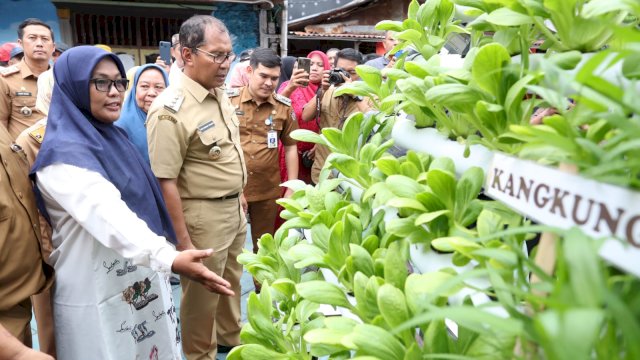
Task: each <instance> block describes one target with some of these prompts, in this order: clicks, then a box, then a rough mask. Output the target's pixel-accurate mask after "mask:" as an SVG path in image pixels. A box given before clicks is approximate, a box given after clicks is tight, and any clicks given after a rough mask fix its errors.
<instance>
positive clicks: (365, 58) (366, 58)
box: [362, 53, 380, 63]
mask: <svg viewBox="0 0 640 360" xmlns="http://www.w3.org/2000/svg"><path fill="white" fill-rule="evenodd" d="M379 57H380V55H378V54H376V53H371V54H366V55H364V56H363V57H362V61H364V62H365V63H366V62H367V61H371V60H374V59H377V58H379Z"/></svg>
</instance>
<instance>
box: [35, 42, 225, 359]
mask: <svg viewBox="0 0 640 360" xmlns="http://www.w3.org/2000/svg"><path fill="white" fill-rule="evenodd" d="M53 72H54V78H55V87H54V90H53V94H52V99H51V107H50V109H49V117H48V118H49V121H48V124H47V135H46V137H45V139H44V141H43V144H42V147H41V150H40V152H39V154H38V157H37V159H36V162H35V164H34V166H33V169H32V173H31V175H32V177H33V179H34V180H35V182H36V185H37V188H36V193H37V197H38V199H39V202H40V205H41V209H42V211H43V213H44V215H45V216H47V217H48V219H49V220H50V222H51V225H52V228H53V235H52V242H53V248H54V250H53V251H52V253H51V257H50V261H51V263H52V265H53V266H54V268H55V270H56V283H55V285H54V286H55V287H54V295H53V308H54V322H55V325H54V326H55V337H56V347H57V355H58V357H59V358H60V359H72V360H73V359H134V358H145V359H146V358H148V357H149V356H150V355H157V356H158V358H160V359H180V357H181V352H180V328H179V324H178V321H177V318H176V312H175V307H174V305H173V301H172V298H171V288H170V285H169V283H168V280H167V279H168V276H169V274H170V272H171V270H173V271H174V272H177V273H180V274H182V275H186V276H188V277H191V278H193V279H195V280H197V281H199V282H201V283H202V284H203V286H205V287H206V288H207V289H209V290H210V291H215V292H218V293H221V294H226V295H232V294H233V292H232V291H231V290H229V287H230V285H229V283H228V282H226V281H225V280H224V279H222V278H221V277H219V276H217V275H216V274H214V273H212V272H211V271H209V270H208V269H207V268H206V267H205V266H204V265H203V264H202V263H201V262H200V260H201V259H203V258H206V257H208V256H210V255H211V253H212V250H211V249H208V250H202V251H198V250H187V251H182V252H178V251H176V250H175V248H174V247H173V246H172V245H171V244H170V243H169V242H172V243H174V242H175V233H174V231H173V227H172V225H171V221H170V217H169V215H168V213H167V210H166V207H165V205H164V201H163V199H162V194H161V192H160V189H159V186H158V183H157V181H156V179H155V177H154V176H153V174H152V172H151V169H150V168H149V166H148V165H147V163H146V162H145V161H144V160H143V158H142V157H141V156H140V154H139V153H138V151H137V150H136V149H135V147H134V146H133V144H132V143H131V142H130V141H129V140H128V139H127V137H126V135H125V133H124V132H123V131H122V130H121V129H119V128H117V127H116V126H114V125H113V123H114V122H115V121H116V120H117V119H118V118H119V116H120V110H121V106H122V100H123V94H124V91H125V90H126V87H127V83H128V81H127V80H126V78H125V73H124V69H123V66H122V63H121V62H120V60H119V59H118V57H117V56H115V55H113V54H111V53H108V52H106V51H104V50H101V49H99V48H96V47H92V46H79V47H75V48H72V49H69V50H68V51H65V52H64V53H63V54H62V56H60V58H59V59H58V61H57V63H56V66H55V67H54V71H53Z"/></svg>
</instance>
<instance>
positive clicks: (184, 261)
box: [171, 249, 235, 296]
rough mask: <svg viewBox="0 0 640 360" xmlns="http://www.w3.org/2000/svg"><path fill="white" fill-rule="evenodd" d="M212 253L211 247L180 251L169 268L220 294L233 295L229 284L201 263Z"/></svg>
mask: <svg viewBox="0 0 640 360" xmlns="http://www.w3.org/2000/svg"><path fill="white" fill-rule="evenodd" d="M211 254H213V249H207V250H185V251H181V252H180V253H179V254H178V256H177V257H176V259H175V260H174V261H173V264H172V265H171V270H172V271H173V272H174V273H176V274H180V275H182V276H186V277H188V278H189V279H191V280H193V281H197V282H199V283H200V284H202V286H204V287H205V288H206V289H207V290H209V291H211V292H215V293H218V294H220V295H229V296H233V295H235V294H234V292H233V291H232V290H231V284H229V282H228V281H227V280H225V279H223V278H221V277H220V276H218V275H216V274H215V273H214V272H213V271H211V270H209V269H208V268H207V267H206V266H204V264H203V263H202V260H203V259H206V258H208V257H209V256H211Z"/></svg>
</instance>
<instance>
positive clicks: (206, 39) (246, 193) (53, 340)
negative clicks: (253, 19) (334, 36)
mask: <svg viewBox="0 0 640 360" xmlns="http://www.w3.org/2000/svg"><path fill="white" fill-rule="evenodd" d="M5 45H6V44H5ZM5 45H3V46H2V47H1V49H0V61H3V62H4V63H3V64H2V65H3V66H5V67H3V68H2V69H0V160H1V162H0V284H2V285H1V286H0V359H22V358H25V359H49V358H52V357H56V358H60V359H129V358H131V359H133V358H150V359H154V358H158V359H181V358H182V356H183V355H184V356H186V358H187V359H214V358H215V357H216V354H217V353H218V352H228V351H229V350H230V349H231V348H233V347H234V346H236V345H239V344H240V329H241V325H242V324H241V313H240V295H241V289H240V276H241V274H242V266H241V265H240V264H239V263H238V262H237V256H238V255H239V254H240V253H241V251H242V248H243V245H244V241H245V238H246V235H247V228H248V227H247V218H248V219H249V220H250V224H251V226H250V229H251V230H250V233H251V238H252V240H253V246H254V251H257V240H258V239H259V238H260V236H261V235H263V234H265V233H271V234H273V233H274V232H275V230H276V227H277V226H278V219H279V217H278V206H277V204H276V199H278V198H280V197H282V196H285V197H286V196H291V194H292V192H291V190H288V189H285V190H283V189H281V187H280V184H281V183H282V182H283V181H285V180H292V179H301V180H303V181H305V182H307V183H312V184H313V183H317V182H318V177H319V173H320V170H321V169H322V167H323V165H324V161H325V160H326V158H327V156H328V154H329V150H328V149H327V148H326V147H323V146H316V145H315V144H310V143H304V142H297V141H296V140H294V139H293V138H292V137H291V132H292V131H293V130H295V129H298V128H305V129H310V130H312V131H315V132H319V131H320V130H321V129H322V128H325V127H337V128H339V127H341V126H342V123H343V122H344V120H345V119H346V118H347V117H348V116H349V115H350V114H352V113H353V112H356V111H361V112H367V111H369V110H371V108H372V104H371V102H370V101H369V100H368V99H366V98H361V97H354V96H350V95H342V96H333V94H334V91H335V89H336V88H338V87H340V86H342V84H345V83H350V82H352V81H357V80H358V74H357V72H356V71H355V68H356V66H357V65H360V64H363V63H364V61H365V58H364V57H363V55H362V54H361V53H359V52H358V51H356V50H354V49H351V48H346V49H342V50H338V49H329V50H327V52H326V53H325V52H323V51H319V50H316V51H312V52H310V53H309V54H308V55H307V56H306V58H308V59H309V61H310V67H309V70H308V71H307V70H306V69H304V68H299V67H298V62H297V61H296V58H294V57H284V58H280V57H279V56H278V55H277V54H276V52H275V51H274V50H272V49H268V48H256V49H252V50H250V51H245V52H243V53H241V54H240V56H239V59H238V61H234V60H235V57H236V56H235V54H234V53H233V51H232V49H233V44H232V42H231V37H230V34H229V31H228V30H227V28H226V26H225V25H224V23H222V22H221V21H220V20H218V19H216V18H214V17H212V16H203V15H197V16H193V17H191V18H190V19H188V20H186V21H185V22H184V23H183V24H182V26H181V28H180V32H179V34H175V35H174V36H173V37H172V39H171V46H172V47H171V56H172V61H171V63H165V62H164V61H162V60H160V59H158V60H157V61H156V62H155V63H153V64H146V65H142V66H136V67H132V68H130V69H125V66H124V65H123V63H122V61H121V59H120V58H119V57H118V56H117V55H116V54H113V53H111V52H110V51H109V50H110V49H109V48H108V47H105V46H87V45H85V46H75V47H68V46H66V45H64V44H61V43H59V42H56V41H55V39H54V34H53V32H52V31H51V28H50V27H49V26H48V25H47V24H46V23H44V22H42V21H40V20H38V19H27V20H25V21H24V22H22V23H21V24H20V25H19V27H18V42H17V43H16V44H9V45H7V46H5ZM395 45H396V42H395V40H393V34H392V33H390V32H388V33H387V37H386V39H385V41H384V47H385V51H387V52H390V51H391V49H393V47H394V46H395ZM16 49H19V50H16ZM5 53H6V54H5ZM14 53H15V54H14ZM20 54H21V55H22V58H21V59H19V60H17V61H15V59H17V57H18V56H19V55H20ZM383 58H386V59H387V60H384V61H383V60H377V59H374V60H372V61H374V62H375V63H371V62H370V64H371V65H372V66H376V67H384V66H390V65H389V64H390V61H391V62H392V61H393V59H392V58H387V57H383ZM9 61H12V62H11V63H9ZM13 61H15V62H13ZM232 64H234V66H233V67H232ZM391 66H392V63H391ZM332 69H335V70H337V72H336V73H337V74H339V76H340V77H342V79H341V81H337V82H336V81H330V74H331V70H332ZM334 75H335V73H334ZM172 273H175V274H178V275H179V276H180V284H181V287H182V298H181V302H180V304H181V306H180V311H179V314H178V313H176V307H175V299H173V298H172V291H171V290H172V289H171V274H172ZM255 291H257V292H259V291H260V284H258V283H256V284H255ZM32 306H33V311H34V313H35V316H36V320H37V324H38V339H39V345H40V350H41V351H42V352H36V351H34V350H31V349H30V345H31V327H30V321H31V313H32Z"/></svg>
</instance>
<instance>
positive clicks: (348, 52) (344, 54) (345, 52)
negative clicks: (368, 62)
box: [333, 48, 363, 66]
mask: <svg viewBox="0 0 640 360" xmlns="http://www.w3.org/2000/svg"><path fill="white" fill-rule="evenodd" d="M338 59H346V60H351V61H355V62H357V63H358V65H362V63H363V59H362V53H360V51H358V50H355V49H352V48H345V49H342V50H340V51H338V53H337V54H336V63H335V64H333V65H334V66H338Z"/></svg>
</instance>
